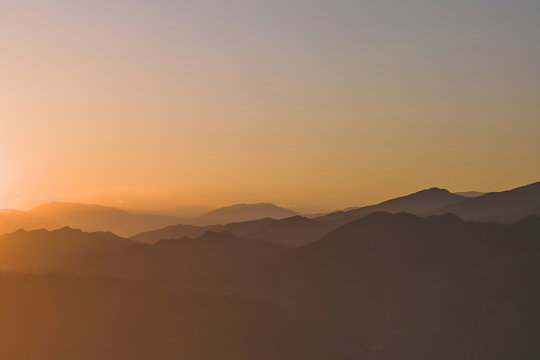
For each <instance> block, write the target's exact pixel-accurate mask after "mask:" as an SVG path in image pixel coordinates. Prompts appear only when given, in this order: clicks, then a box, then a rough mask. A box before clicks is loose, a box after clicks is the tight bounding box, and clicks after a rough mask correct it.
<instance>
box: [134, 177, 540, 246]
mask: <svg viewBox="0 0 540 360" xmlns="http://www.w3.org/2000/svg"><path fill="white" fill-rule="evenodd" d="M380 211H384V212H389V213H400V212H406V213H410V214H415V215H419V216H427V215H431V214H445V213H454V214H457V215H458V216H460V217H461V218H463V219H464V220H479V221H497V222H501V223H511V222H515V221H518V220H520V219H521V218H523V217H525V216H528V215H534V214H537V215H540V183H535V184H531V185H528V186H524V187H520V188H517V189H514V190H510V191H504V192H500V193H489V194H485V195H481V196H477V197H465V196H461V195H457V194H453V193H451V192H449V191H448V190H444V189H438V188H432V189H428V190H423V191H420V192H417V193H414V194H410V195H407V196H403V197H399V198H396V199H392V200H388V201H385V202H382V203H380V204H377V205H371V206H365V207H361V208H355V209H351V210H348V211H338V212H334V213H331V214H328V215H323V216H319V217H315V218H307V217H303V216H299V215H297V216H293V217H290V218H285V219H281V220H276V219H270V218H266V219H260V220H256V221H249V222H240V223H231V224H227V225H217V226H216V225H214V226H192V225H190V226H188V225H174V226H169V227H166V228H164V229H159V230H155V231H150V232H146V233H141V234H139V235H136V236H134V237H133V238H132V239H133V240H135V241H139V242H145V243H154V242H156V241H159V240H162V239H171V238H180V237H183V236H200V235H202V234H204V233H205V232H206V231H209V230H210V231H229V232H231V233H233V234H235V235H238V236H242V237H247V238H254V239H260V240H264V241H268V242H272V243H276V244H281V245H286V246H291V247H294V246H301V245H304V244H308V243H310V242H313V241H315V240H318V239H320V238H321V237H322V236H324V235H326V234H328V233H329V232H330V231H332V230H335V229H337V228H339V227H340V226H342V225H344V224H347V223H349V222H352V221H354V220H357V219H359V218H362V217H364V216H366V215H368V214H370V213H374V212H380Z"/></svg>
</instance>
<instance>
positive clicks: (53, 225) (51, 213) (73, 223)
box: [0, 203, 297, 236]
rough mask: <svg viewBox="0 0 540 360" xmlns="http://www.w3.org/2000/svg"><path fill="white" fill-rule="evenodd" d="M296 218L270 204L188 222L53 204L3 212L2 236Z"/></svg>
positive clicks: (125, 233)
mask: <svg viewBox="0 0 540 360" xmlns="http://www.w3.org/2000/svg"><path fill="white" fill-rule="evenodd" d="M296 214H297V213H296V212H294V211H292V210H289V209H286V208H282V207H279V206H276V205H273V204H267V203H259V204H239V205H233V206H228V207H224V208H219V209H216V210H213V211H210V212H209V213H206V214H203V215H201V216H198V217H189V218H180V217H175V216H164V215H153V214H138V213H133V212H129V211H126V210H121V209H117V208H113V207H109V206H102V205H90V204H77V203H50V204H44V205H40V206H37V207H35V208H34V209H31V210H29V211H18V210H11V209H5V210H0V234H3V233H8V232H13V231H16V230H19V229H26V230H33V229H41V228H46V229H57V228H60V227H63V226H69V227H72V228H76V229H82V230H84V231H90V232H93V231H111V232H113V233H115V234H117V235H120V236H133V235H135V234H138V233H141V232H143V231H149V230H154V229H157V228H160V227H164V226H168V225H173V224H178V223H186V224H198V225H209V224H226V223H230V222H233V221H236V222H238V221H249V220H253V219H261V218H266V217H268V218H273V219H282V218H285V217H290V216H294V215H296ZM199 235H200V234H199Z"/></svg>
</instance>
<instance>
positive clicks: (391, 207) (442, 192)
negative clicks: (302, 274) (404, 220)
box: [319, 187, 464, 219]
mask: <svg viewBox="0 0 540 360" xmlns="http://www.w3.org/2000/svg"><path fill="white" fill-rule="evenodd" d="M462 200H464V197H463V196H460V195H457V194H453V193H451V192H450V191H448V190H446V189H439V188H435V187H434V188H431V189H427V190H422V191H419V192H416V193H413V194H410V195H406V196H401V197H398V198H395V199H391V200H387V201H384V202H382V203H379V204H376V205H370V206H364V207H360V208H353V209H352V210H349V211H345V212H343V213H342V214H343V215H345V216H348V217H351V216H352V217H361V216H364V215H367V214H370V213H373V212H380V211H384V212H389V213H400V212H407V213H410V214H423V213H425V212H426V211H429V210H433V209H437V208H440V207H442V206H446V205H450V204H454V203H457V202H460V201H462ZM327 216H328V217H336V216H339V213H338V214H336V213H334V214H329V215H327ZM319 219H320V218H319Z"/></svg>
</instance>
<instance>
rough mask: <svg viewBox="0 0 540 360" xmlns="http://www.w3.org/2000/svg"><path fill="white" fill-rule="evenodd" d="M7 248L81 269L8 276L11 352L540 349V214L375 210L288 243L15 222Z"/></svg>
mask: <svg viewBox="0 0 540 360" xmlns="http://www.w3.org/2000/svg"><path fill="white" fill-rule="evenodd" d="M28 254H31V255H28ZM0 260H1V261H0V263H1V264H3V265H2V266H3V268H2V270H4V271H19V272H34V273H42V272H64V273H70V274H74V275H70V276H60V275H47V276H45V275H35V276H20V275H3V276H0V290H1V291H2V297H0V304H1V305H2V306H0V315H1V318H2V322H0V334H2V337H1V339H0V345H1V346H0V349H1V351H3V354H5V355H6V356H7V357H9V358H13V359H17V358H19V359H24V358H40V359H60V360H62V359H72V358H77V359H92V358H96V357H100V356H101V357H102V356H105V357H107V356H110V355H111V354H112V355H115V356H117V358H127V357H129V358H134V359H144V358H156V359H170V358H189V359H232V358H234V359H246V360H247V359H254V358H257V359H275V358H282V359H299V358H310V359H351V360H352V359H362V358H366V359H370V358H372V359H420V360H428V359H429V360H431V359H443V360H453V359H470V360H473V359H474V360H488V359H489V360H492V359H501V360H502V359H509V358H519V359H537V358H538V357H539V356H540V345H539V344H538V341H537V338H538V335H539V334H540V311H539V310H538V306H537V304H538V302H539V301H540V288H539V287H538V283H539V281H540V218H538V217H536V216H530V217H527V218H525V219H522V220H520V221H519V222H517V223H515V224H507V225H503V224H497V223H480V222H464V221H463V220H461V219H460V218H458V217H457V216H454V215H442V216H429V217H417V216H414V215H410V214H389V213H374V214H370V215H368V216H365V217H363V218H360V219H358V220H355V221H353V222H351V223H348V224H346V225H343V226H341V227H339V228H338V229H336V230H334V231H332V232H330V233H329V234H327V235H326V236H324V237H323V238H322V239H320V240H317V241H315V242H312V243H310V244H308V245H305V246H300V247H297V248H294V249H287V248H283V247H279V246H275V245H272V244H268V243H265V242H261V241H254V240H250V239H243V238H239V237H237V236H235V235H232V234H230V233H215V232H210V233H206V234H204V235H203V236H202V237H200V238H198V239H188V238H184V239H178V240H165V241H160V242H158V243H156V244H154V245H147V244H139V243H136V242H133V241H131V240H128V239H123V238H119V237H117V236H114V235H112V234H107V233H95V234H88V233H83V232H80V231H76V230H72V229H61V230H59V231H53V232H46V231H45V232H44V231H41V232H40V231H37V232H17V233H14V234H10V235H4V236H2V237H1V238H0ZM36 263H37V264H39V265H36ZM82 274H84V275H85V276H84V277H83V278H81V277H80V275H82ZM96 275H100V276H107V277H108V278H98V277H95V276H96ZM111 277H114V278H115V279H111ZM29 316H30V317H31V318H32V321H22V320H23V319H28V317H29ZM46 329H48V331H46ZM22 334H25V335H24V336H22ZM23 338H24V343H25V344H33V345H32V346H22V345H23V343H22V340H21V339H23Z"/></svg>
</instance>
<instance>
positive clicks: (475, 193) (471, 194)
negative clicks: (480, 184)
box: [454, 191, 487, 197]
mask: <svg viewBox="0 0 540 360" xmlns="http://www.w3.org/2000/svg"><path fill="white" fill-rule="evenodd" d="M454 194H456V195H460V196H464V197H477V196H482V195H485V194H487V193H485V192H480V191H463V192H455V193H454Z"/></svg>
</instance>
